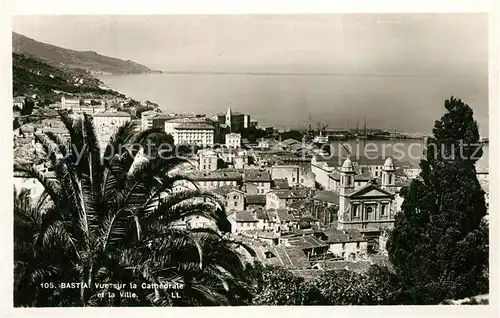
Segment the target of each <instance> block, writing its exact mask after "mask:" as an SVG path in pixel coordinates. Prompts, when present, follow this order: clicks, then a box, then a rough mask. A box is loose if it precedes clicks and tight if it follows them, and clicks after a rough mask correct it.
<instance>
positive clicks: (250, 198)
mask: <svg viewBox="0 0 500 318" xmlns="http://www.w3.org/2000/svg"><path fill="white" fill-rule="evenodd" d="M246 198H247V204H261V205H265V204H266V195H265V194H247V195H246Z"/></svg>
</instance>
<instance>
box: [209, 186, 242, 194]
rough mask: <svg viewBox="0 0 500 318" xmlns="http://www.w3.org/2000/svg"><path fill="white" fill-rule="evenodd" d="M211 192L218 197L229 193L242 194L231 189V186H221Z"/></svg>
mask: <svg viewBox="0 0 500 318" xmlns="http://www.w3.org/2000/svg"><path fill="white" fill-rule="evenodd" d="M212 192H214V193H216V194H220V195H227V194H229V193H231V192H238V193H243V192H242V191H240V190H238V189H236V188H234V187H232V186H222V187H218V188H216V189H214V190H212Z"/></svg>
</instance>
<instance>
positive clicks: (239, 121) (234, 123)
mask: <svg viewBox="0 0 500 318" xmlns="http://www.w3.org/2000/svg"><path fill="white" fill-rule="evenodd" d="M225 124H226V127H228V128H229V131H230V132H232V133H240V132H241V131H242V130H243V128H249V127H250V115H245V114H243V113H238V112H233V111H232V110H231V106H229V107H228V108H227V112H226V120H225Z"/></svg>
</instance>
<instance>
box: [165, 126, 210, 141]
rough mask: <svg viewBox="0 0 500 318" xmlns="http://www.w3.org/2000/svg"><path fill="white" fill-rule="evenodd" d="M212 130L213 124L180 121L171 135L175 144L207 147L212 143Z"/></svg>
mask: <svg viewBox="0 0 500 318" xmlns="http://www.w3.org/2000/svg"><path fill="white" fill-rule="evenodd" d="M167 123H168V122H167ZM165 125H166V124H165ZM214 130H215V128H214V127H213V126H211V125H209V124H206V123H200V122H198V123H196V122H193V123H182V124H180V125H177V126H176V127H175V128H174V131H173V133H172V136H173V137H174V144H175V145H197V146H202V147H207V146H213V144H214Z"/></svg>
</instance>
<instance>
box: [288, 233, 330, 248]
mask: <svg viewBox="0 0 500 318" xmlns="http://www.w3.org/2000/svg"><path fill="white" fill-rule="evenodd" d="M288 243H289V244H290V245H292V246H293V247H295V248H301V249H308V248H316V247H327V246H328V243H327V242H323V241H321V240H320V239H318V238H316V237H314V236H313V235H306V236H297V237H293V238H290V239H289V240H288Z"/></svg>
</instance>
